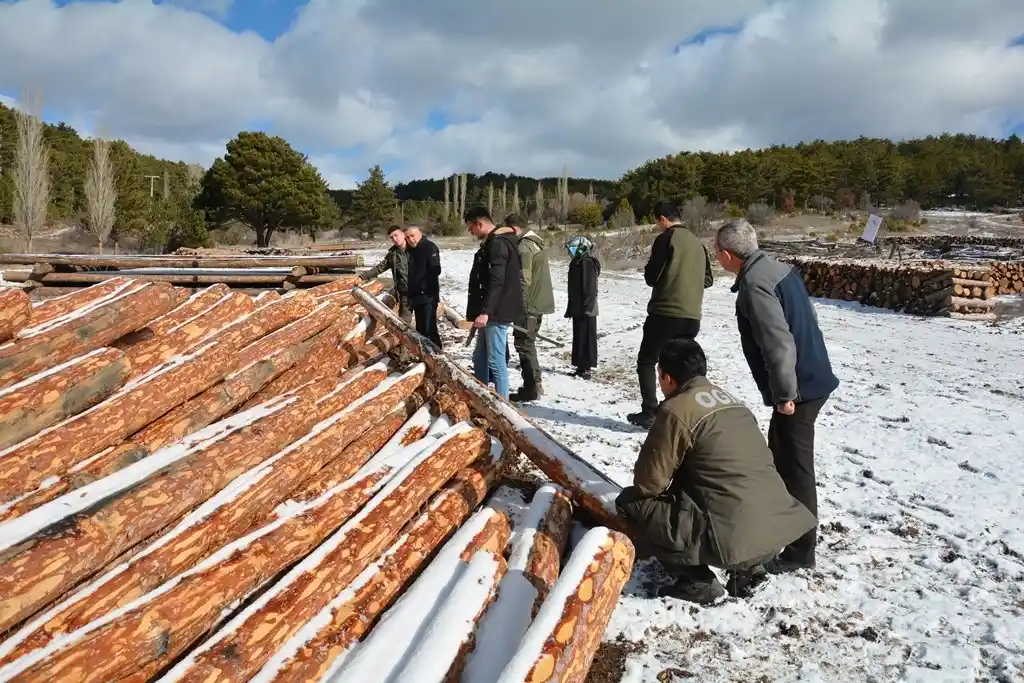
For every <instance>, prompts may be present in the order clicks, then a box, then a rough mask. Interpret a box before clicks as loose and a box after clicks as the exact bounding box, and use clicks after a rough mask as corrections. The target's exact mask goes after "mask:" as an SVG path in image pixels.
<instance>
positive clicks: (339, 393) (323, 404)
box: [316, 361, 423, 436]
mask: <svg viewBox="0 0 1024 683" xmlns="http://www.w3.org/2000/svg"><path fill="white" fill-rule="evenodd" d="M420 367H421V368H422V367H423V366H422V365H421V366H420ZM389 370H390V364H389V363H387V362H380V361H378V362H376V363H370V364H368V365H366V366H365V367H361V368H359V369H358V370H357V371H356V372H354V373H352V376H351V377H342V378H341V379H340V380H339V381H338V384H337V386H336V387H335V388H334V389H332V390H331V392H330V393H329V394H327V395H326V396H323V397H322V398H320V399H319V400H317V402H316V409H317V411H318V412H319V414H320V415H321V416H325V415H334V414H335V413H337V412H340V411H342V410H344V409H345V408H347V407H348V406H350V405H351V404H352V403H353V402H354V401H355V400H357V399H358V398H359V397H360V396H363V395H365V394H366V393H367V392H369V391H370V390H372V389H373V388H374V387H376V386H377V385H379V384H380V383H381V382H383V381H384V378H386V377H387V376H388V371H389ZM346 374H348V373H346ZM418 381H420V382H422V381H423V374H422V373H420V375H419V377H418ZM353 387H354V388H353ZM409 393H412V391H411V390H410V392H409ZM392 405H393V404H392ZM391 407H392V406H388V409H389V410H390V409H391ZM377 417H382V415H378V416H377ZM356 426H358V425H354V427H356ZM356 436H358V434H356Z"/></svg>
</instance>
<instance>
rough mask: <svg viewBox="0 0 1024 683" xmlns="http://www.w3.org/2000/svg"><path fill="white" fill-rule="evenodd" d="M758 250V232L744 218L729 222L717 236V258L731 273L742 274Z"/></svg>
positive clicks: (720, 229) (719, 230) (721, 228)
mask: <svg viewBox="0 0 1024 683" xmlns="http://www.w3.org/2000/svg"><path fill="white" fill-rule="evenodd" d="M757 249H758V247H757V231H756V230H754V226H752V225H751V224H750V223H748V222H746V221H745V220H743V219H742V218H741V219H739V220H735V221H729V222H728V223H726V224H725V225H723V226H722V227H720V228H719V229H718V233H717V234H716V235H715V257H716V258H717V259H718V263H719V264H720V265H721V266H722V267H723V268H725V269H726V270H727V271H729V272H730V273H738V272H740V270H741V269H742V268H743V264H744V263H746V261H747V259H748V258H750V257H751V256H753V255H754V252H755V251H757Z"/></svg>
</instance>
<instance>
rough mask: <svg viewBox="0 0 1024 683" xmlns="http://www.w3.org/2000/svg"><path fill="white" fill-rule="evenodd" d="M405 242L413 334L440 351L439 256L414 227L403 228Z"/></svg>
mask: <svg viewBox="0 0 1024 683" xmlns="http://www.w3.org/2000/svg"><path fill="white" fill-rule="evenodd" d="M405 241H406V245H407V246H406V251H407V252H408V254H409V306H410V307H411V308H412V311H413V313H414V314H415V316H416V331H417V332H419V333H420V334H422V335H423V336H424V337H426V338H427V339H429V340H430V341H432V342H434V343H435V344H437V346H438V348H441V335H440V334H438V331H437V307H438V305H439V304H440V303H441V284H440V277H441V252H440V251H438V249H437V245H436V244H434V243H433V242H432V241H430V240H429V239H427V238H426V237H424V236H423V233H422V232H421V231H420V229H419V226H416V225H410V226H407V227H406V228H405Z"/></svg>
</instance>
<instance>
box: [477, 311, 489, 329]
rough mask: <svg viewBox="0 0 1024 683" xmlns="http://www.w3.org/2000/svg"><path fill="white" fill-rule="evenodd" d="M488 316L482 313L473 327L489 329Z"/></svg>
mask: <svg viewBox="0 0 1024 683" xmlns="http://www.w3.org/2000/svg"><path fill="white" fill-rule="evenodd" d="M487 320H488V318H487V314H486V313H481V314H480V315H478V316H477V317H476V318H475V319H474V320H473V327H487Z"/></svg>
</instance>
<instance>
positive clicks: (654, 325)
mask: <svg viewBox="0 0 1024 683" xmlns="http://www.w3.org/2000/svg"><path fill="white" fill-rule="evenodd" d="M698 332H700V321H699V320H693V319H691V318H668V317H666V316H663V315H648V316H647V320H645V321H644V336H643V339H642V340H641V341H640V352H639V353H637V355H636V374H637V377H638V379H639V380H640V397H641V404H640V405H641V408H642V410H643V411H644V412H645V413H654V411H656V410H657V409H658V377H657V372H656V370H655V368H656V366H657V365H658V354H660V353H661V347H662V346H664V345H665V342H667V341H669V340H670V339H683V338H685V339H694V338H695V337H696V336H697V333H698Z"/></svg>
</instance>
